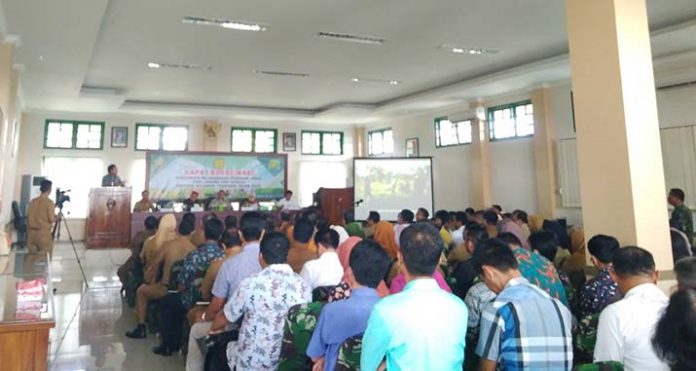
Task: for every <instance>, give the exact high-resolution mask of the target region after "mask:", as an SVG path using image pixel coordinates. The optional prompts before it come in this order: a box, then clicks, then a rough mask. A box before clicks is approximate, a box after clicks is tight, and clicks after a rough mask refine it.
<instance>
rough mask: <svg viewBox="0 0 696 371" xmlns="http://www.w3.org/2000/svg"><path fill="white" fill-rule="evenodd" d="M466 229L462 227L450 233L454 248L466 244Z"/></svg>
mask: <svg viewBox="0 0 696 371" xmlns="http://www.w3.org/2000/svg"><path fill="white" fill-rule="evenodd" d="M464 229H466V227H464V226H461V227H459V228H457V229H455V230H453V231H450V234H451V235H452V246H455V247H456V246H459V245H461V244H463V243H464Z"/></svg>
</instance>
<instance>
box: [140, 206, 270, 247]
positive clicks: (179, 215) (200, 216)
mask: <svg viewBox="0 0 696 371" xmlns="http://www.w3.org/2000/svg"><path fill="white" fill-rule="evenodd" d="M246 212H247V211H225V212H213V211H197V212H193V213H192V214H193V215H195V216H196V226H198V225H200V223H201V220H202V219H203V218H204V217H205V216H206V215H209V214H211V213H214V214H215V215H217V217H218V219H220V220H223V221H224V219H225V218H226V217H227V216H228V215H234V216H236V217H237V221H239V220H240V219H241V218H242V215H244V213H246ZM264 213H269V211H265V212H264ZM270 213H271V214H273V215H274V216H275V218H276V220H279V219H280V211H273V212H270ZM165 214H174V217H176V222H177V225H178V224H179V222H180V221H181V218H182V217H183V216H184V214H186V213H164V212H154V213H133V214H131V240H132V239H133V236H135V234H136V233H138V232H140V231H143V230H145V219H147V217H148V216H154V217H155V218H158V219H159V218H160V217H162V216H163V215H165Z"/></svg>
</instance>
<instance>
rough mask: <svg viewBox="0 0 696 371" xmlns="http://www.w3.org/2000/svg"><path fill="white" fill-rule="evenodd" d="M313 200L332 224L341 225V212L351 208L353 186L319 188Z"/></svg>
mask: <svg viewBox="0 0 696 371" xmlns="http://www.w3.org/2000/svg"><path fill="white" fill-rule="evenodd" d="M314 200H315V202H316V204H317V205H318V206H319V209H321V212H322V214H324V217H325V218H326V219H328V220H329V223H331V224H332V225H341V220H342V219H343V212H344V211H346V210H348V209H352V208H353V206H354V205H353V188H352V187H351V188H319V190H317V192H316V193H315V194H314Z"/></svg>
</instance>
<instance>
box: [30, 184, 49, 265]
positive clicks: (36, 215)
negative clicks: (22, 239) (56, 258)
mask: <svg viewBox="0 0 696 371" xmlns="http://www.w3.org/2000/svg"><path fill="white" fill-rule="evenodd" d="M52 190H53V182H51V181H50V180H43V181H41V195H40V196H39V197H36V198H35V199H33V200H31V202H30V203H29V209H28V210H27V219H28V222H29V238H28V241H27V245H28V247H29V249H30V251H37V250H38V251H40V252H46V251H47V252H48V254H49V256H51V257H52V256H53V234H52V229H53V223H55V221H56V214H55V213H56V210H55V209H56V206H55V204H54V203H53V201H51V200H50V199H49V198H48V195H49V194H51V191H52Z"/></svg>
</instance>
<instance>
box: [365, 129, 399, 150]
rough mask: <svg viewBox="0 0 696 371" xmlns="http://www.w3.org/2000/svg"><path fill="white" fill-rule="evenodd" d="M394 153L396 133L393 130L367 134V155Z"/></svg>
mask: <svg viewBox="0 0 696 371" xmlns="http://www.w3.org/2000/svg"><path fill="white" fill-rule="evenodd" d="M392 153H394V132H393V131H392V129H382V130H375V131H371V132H369V133H367V154H368V155H369V156H377V155H388V154H392Z"/></svg>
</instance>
